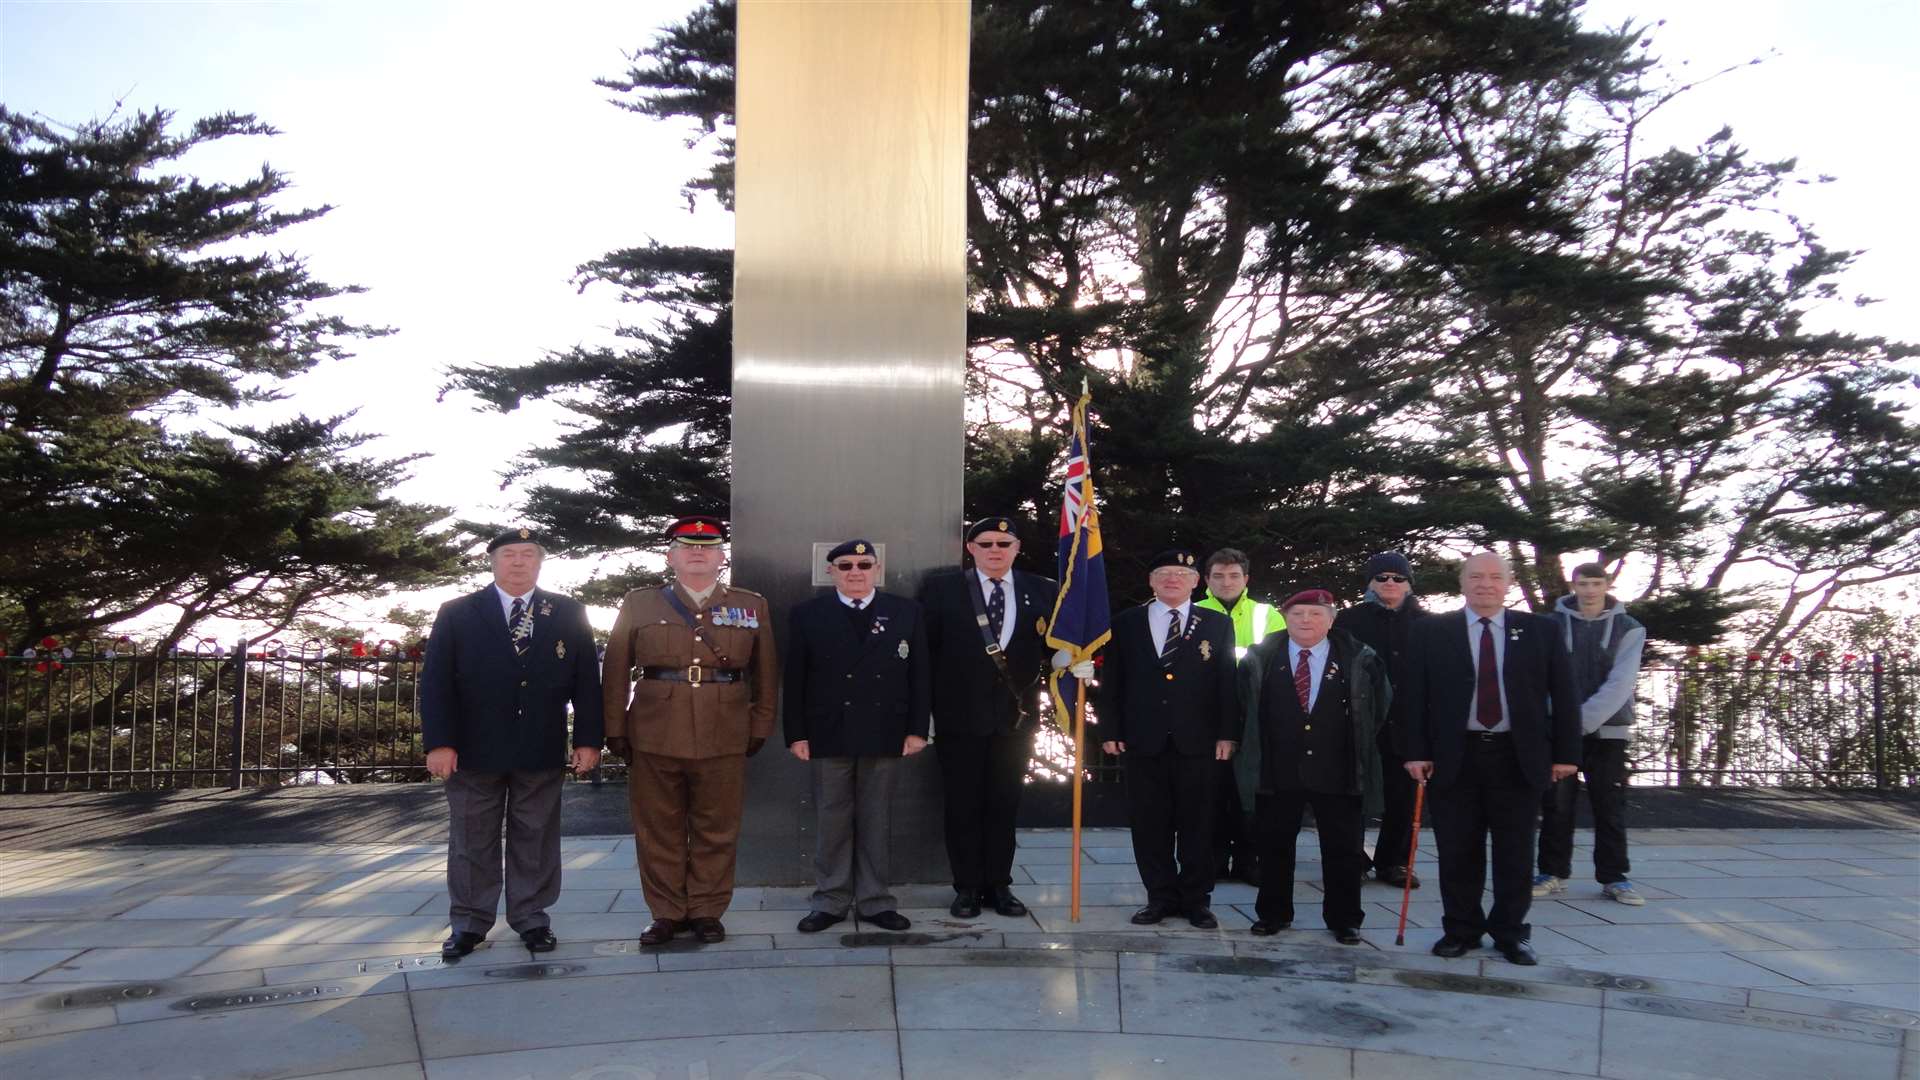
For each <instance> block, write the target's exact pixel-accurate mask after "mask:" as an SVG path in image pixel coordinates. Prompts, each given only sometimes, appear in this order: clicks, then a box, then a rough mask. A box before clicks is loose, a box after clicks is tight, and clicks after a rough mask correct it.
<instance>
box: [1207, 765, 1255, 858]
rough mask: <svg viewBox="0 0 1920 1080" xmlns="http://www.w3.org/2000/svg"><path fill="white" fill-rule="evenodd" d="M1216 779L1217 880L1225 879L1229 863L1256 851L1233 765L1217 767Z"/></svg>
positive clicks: (1214, 804)
mask: <svg viewBox="0 0 1920 1080" xmlns="http://www.w3.org/2000/svg"><path fill="white" fill-rule="evenodd" d="M1214 765H1215V769H1214V772H1215V773H1216V774H1217V775H1216V776H1215V777H1214V779H1213V861H1214V870H1215V876H1216V877H1219V876H1224V875H1225V874H1226V872H1227V863H1228V862H1229V861H1230V860H1232V859H1233V858H1234V857H1235V856H1238V857H1240V858H1243V859H1244V858H1246V857H1247V856H1248V855H1249V854H1251V853H1252V851H1253V849H1254V839H1253V837H1252V836H1251V835H1250V830H1249V829H1248V828H1247V812H1246V811H1245V810H1242V809H1241V808H1240V779H1239V777H1236V776H1235V775H1234V774H1233V762H1231V761H1218V762H1215V763H1214Z"/></svg>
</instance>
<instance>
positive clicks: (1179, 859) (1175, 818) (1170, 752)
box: [1120, 741, 1219, 911]
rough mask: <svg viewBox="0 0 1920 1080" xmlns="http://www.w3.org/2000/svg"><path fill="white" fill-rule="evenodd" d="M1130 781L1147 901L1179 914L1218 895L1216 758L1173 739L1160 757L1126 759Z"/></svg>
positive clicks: (1136, 854)
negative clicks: (1190, 751)
mask: <svg viewBox="0 0 1920 1080" xmlns="http://www.w3.org/2000/svg"><path fill="white" fill-rule="evenodd" d="M1120 764H1121V766H1122V772H1123V774H1124V775H1125V776H1126V778H1127V821H1128V824H1129V825H1131V826H1132V833H1133V861H1134V863H1135V864H1136V865H1138V866H1139V867H1140V883H1141V884H1143V885H1145V886H1146V887H1147V903H1149V904H1152V905H1154V906H1156V907H1161V908H1167V909H1169V910H1176V911H1188V910H1191V909H1193V908H1196V907H1205V906H1207V903H1208V901H1209V900H1210V899H1211V898H1212V896H1213V785H1214V780H1215V778H1216V777H1217V776H1218V775H1219V774H1218V773H1217V772H1216V771H1215V770H1214V766H1215V765H1216V764H1218V762H1216V761H1215V760H1214V758H1213V755H1211V754H1207V755H1205V756H1202V755H1199V754H1182V753H1181V752H1180V751H1178V750H1176V749H1175V748H1174V746H1173V743H1172V742H1171V741H1169V742H1168V743H1167V745H1166V747H1165V748H1163V749H1162V750H1161V751H1160V752H1159V753H1156V754H1142V753H1138V752H1135V751H1133V750H1129V751H1127V752H1126V753H1124V754H1121V755H1120Z"/></svg>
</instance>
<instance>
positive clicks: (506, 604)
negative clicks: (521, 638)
mask: <svg viewBox="0 0 1920 1080" xmlns="http://www.w3.org/2000/svg"><path fill="white" fill-rule="evenodd" d="M493 591H494V592H495V593H496V594H498V595H499V597H500V614H501V615H504V616H505V617H506V620H507V629H509V630H511V629H513V602H514V601H515V600H520V601H524V602H525V607H529V608H530V607H532V606H533V593H534V590H532V589H528V590H527V591H526V593H525V594H523V595H521V596H511V595H509V594H508V593H507V590H505V589H503V588H501V587H500V583H499V582H497V581H496V582H494V583H493Z"/></svg>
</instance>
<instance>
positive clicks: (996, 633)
mask: <svg viewBox="0 0 1920 1080" xmlns="http://www.w3.org/2000/svg"><path fill="white" fill-rule="evenodd" d="M1006 625H1007V593H1006V583H1005V582H1003V581H1001V580H1000V579H999V578H994V579H993V595H992V596H989V597H987V633H988V634H990V635H992V637H993V640H994V643H995V644H998V643H999V641H1000V631H1001V629H1002V628H1003V627H1005V626H1006Z"/></svg>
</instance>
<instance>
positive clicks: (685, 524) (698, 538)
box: [667, 514, 727, 547]
mask: <svg viewBox="0 0 1920 1080" xmlns="http://www.w3.org/2000/svg"><path fill="white" fill-rule="evenodd" d="M676 541H677V542H679V543H682V544H694V545H698V546H703V547H704V546H707V545H711V544H724V543H726V542H727V523H726V522H724V521H721V520H720V519H719V518H717V517H709V516H708V515H706V514H688V515H687V516H686V517H683V518H679V519H676V520H675V521H674V523H673V524H671V525H669V526H667V543H669V544H671V543H674V542H676Z"/></svg>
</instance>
